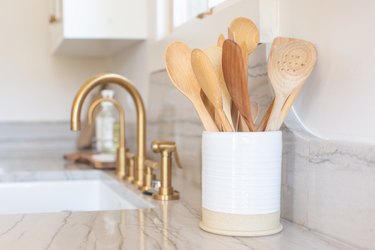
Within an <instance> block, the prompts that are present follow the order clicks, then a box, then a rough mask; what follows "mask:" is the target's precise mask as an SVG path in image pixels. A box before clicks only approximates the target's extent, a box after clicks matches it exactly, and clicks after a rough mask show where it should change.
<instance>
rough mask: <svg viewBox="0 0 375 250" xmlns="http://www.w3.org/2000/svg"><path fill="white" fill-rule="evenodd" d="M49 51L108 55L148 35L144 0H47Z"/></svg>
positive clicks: (81, 54)
mask: <svg viewBox="0 0 375 250" xmlns="http://www.w3.org/2000/svg"><path fill="white" fill-rule="evenodd" d="M49 4H50V31H51V45H52V51H53V53H54V54H57V55H66V56H108V55H113V54H115V53H116V52H119V51H121V50H122V49H124V48H125V47H127V46H129V45H131V44H133V43H136V42H139V41H142V40H144V39H146V38H147V0H50V2H49Z"/></svg>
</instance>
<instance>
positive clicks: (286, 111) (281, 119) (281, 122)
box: [278, 83, 304, 127]
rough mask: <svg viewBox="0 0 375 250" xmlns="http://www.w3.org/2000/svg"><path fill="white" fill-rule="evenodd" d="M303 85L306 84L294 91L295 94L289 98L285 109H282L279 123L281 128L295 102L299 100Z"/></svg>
mask: <svg viewBox="0 0 375 250" xmlns="http://www.w3.org/2000/svg"><path fill="white" fill-rule="evenodd" d="M303 84H304V83H302V84H301V85H300V86H299V87H297V88H295V89H294V90H293V92H292V93H291V94H290V95H289V96H288V98H287V99H286V101H285V103H284V105H283V107H282V108H281V112H280V118H279V121H278V123H279V124H280V127H281V124H283V122H284V120H285V118H286V116H287V115H288V113H289V110H290V108H291V107H292V105H293V103H294V101H295V100H296V99H297V96H298V94H299V93H300V92H301V90H302V87H303Z"/></svg>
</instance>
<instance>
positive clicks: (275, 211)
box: [200, 131, 282, 236]
mask: <svg viewBox="0 0 375 250" xmlns="http://www.w3.org/2000/svg"><path fill="white" fill-rule="evenodd" d="M281 159H282V133H281V131H271V132H249V133H248V132H233V133H229V132H203V137H202V221H201V223H200V227H201V228H202V229H203V230H205V231H208V232H212V233H216V234H223V235H231V236H261V235H270V234H275V233H278V232H280V231H281V230H282V225H281V224H280V188H281Z"/></svg>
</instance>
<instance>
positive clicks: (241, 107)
mask: <svg viewBox="0 0 375 250" xmlns="http://www.w3.org/2000/svg"><path fill="white" fill-rule="evenodd" d="M222 64H223V73H224V79H225V83H226V85H227V88H228V91H229V93H230V95H231V97H232V101H233V103H234V104H235V106H236V108H237V110H238V111H239V112H240V114H241V116H242V117H243V118H244V119H245V123H246V125H247V126H248V128H249V129H250V131H252V132H253V131H256V129H255V126H254V122H253V119H252V116H251V110H250V97H249V94H248V93H249V92H248V84H247V73H246V72H245V71H244V68H245V67H244V62H243V57H242V52H241V48H240V46H239V45H238V44H237V43H236V42H234V41H232V40H230V39H226V40H225V41H224V44H223V56H222Z"/></svg>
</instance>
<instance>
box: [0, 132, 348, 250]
mask: <svg viewBox="0 0 375 250" xmlns="http://www.w3.org/2000/svg"><path fill="white" fill-rule="evenodd" d="M12 127H14V126H13V125H12V126H10V125H9V126H5V127H4V126H3V127H2V131H3V132H4V131H8V130H10V131H13V130H14V129H13V128H12ZM29 127H30V126H29ZM29 127H26V128H24V127H22V126H21V128H20V129H18V130H17V131H18V132H17V133H14V132H12V133H2V134H1V135H0V182H6V181H14V180H16V181H24V180H25V179H30V178H34V179H40V178H41V176H44V178H45V176H51V175H48V174H47V175H46V174H42V175H41V174H40V173H42V172H43V171H47V172H49V173H51V172H56V171H63V172H61V173H63V175H64V176H66V178H68V179H69V178H71V176H74V174H72V173H76V174H77V173H82V171H90V169H89V168H88V167H87V166H85V165H81V164H72V163H67V162H65V161H64V160H63V159H62V155H63V154H64V153H65V152H69V151H71V150H72V149H74V145H73V143H72V142H73V141H74V140H73V138H69V137H68V138H67V137H66V136H65V134H62V135H60V133H58V132H59V131H65V130H66V128H65V127H62V128H61V129H58V130H57V132H56V131H55V130H53V131H51V133H50V134H51V135H53V136H54V137H51V138H50V137H48V138H47V137H46V138H44V137H42V138H39V137H40V136H39V137H38V139H37V140H36V139H35V140H34V137H35V131H34V132H33V131H31V132H33V133H29V132H30V131H29V130H30V128H29ZM50 127H51V126H46V128H43V129H42V130H40V131H41V132H42V134H43V135H44V134H45V133H46V131H48V128H50ZM31 128H33V127H31ZM37 131H39V130H37ZM22 133H23V134H22ZM8 134H16V135H19V137H20V138H13V137H12V138H8V137H7V136H8ZM29 134H33V137H32V138H30V139H27V136H28V135H29ZM25 136H26V139H24V138H25ZM188 170H189V168H188V166H185V170H183V171H188ZM71 171H73V172H71ZM44 173H45V172H44ZM14 176H17V178H14ZM52 176H53V175H52ZM51 178H52V179H53V178H56V176H55V177H51ZM59 178H61V177H59ZM122 185H125V186H127V187H128V188H129V189H131V190H133V191H134V192H135V193H136V194H138V195H139V196H142V197H144V199H146V200H147V201H149V202H151V203H152V204H153V206H154V207H153V208H147V209H139V210H121V211H100V212H60V213H44V214H19V215H18V214H14V215H0V249H1V250H8V249H12V250H25V249H27V250H34V249H35V250H39V249H51V250H52V249H54V250H67V249H69V250H75V249H152V250H154V249H163V250H164V249H194V250H196V249H217V250H220V249H225V250H227V249H254V250H258V249H259V250H276V249H286V250H297V249H298V250H300V249H303V250H305V249H316V250H326V249H327V250H328V249H340V250H345V249H355V248H353V247H350V246H348V245H345V244H343V243H341V242H338V241H335V240H333V239H331V238H328V237H326V236H323V235H320V234H318V233H316V232H314V231H310V230H308V229H306V228H304V227H302V226H298V225H296V224H293V223H290V222H288V221H286V220H283V221H282V224H283V226H284V230H283V231H282V232H281V233H279V234H276V235H272V236H267V237H227V236H220V235H215V234H211V233H207V232H205V231H202V230H201V229H200V228H199V221H200V214H201V211H200V208H201V188H200V185H198V184H196V183H195V182H191V181H188V180H186V178H183V177H182V174H181V172H180V173H179V172H178V171H175V175H174V177H173V186H174V187H175V189H177V190H179V191H180V196H181V198H180V200H177V201H169V202H160V201H155V200H153V199H152V198H151V197H148V196H144V195H142V194H141V193H140V192H139V191H138V190H137V189H136V188H135V187H133V186H132V185H130V184H128V183H123V184H122ZM0 204H1V201H0Z"/></svg>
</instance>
